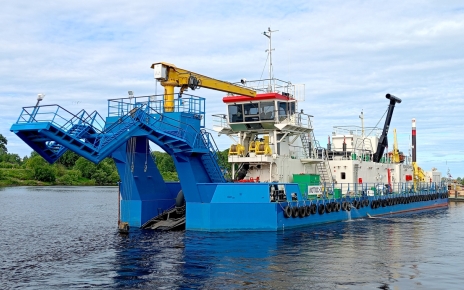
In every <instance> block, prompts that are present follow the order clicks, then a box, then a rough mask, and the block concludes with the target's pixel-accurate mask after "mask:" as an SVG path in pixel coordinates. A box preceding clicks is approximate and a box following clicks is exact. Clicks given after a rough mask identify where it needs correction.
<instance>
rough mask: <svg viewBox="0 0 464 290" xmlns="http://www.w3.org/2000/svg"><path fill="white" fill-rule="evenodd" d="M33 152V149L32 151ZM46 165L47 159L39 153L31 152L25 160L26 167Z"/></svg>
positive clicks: (32, 167)
mask: <svg viewBox="0 0 464 290" xmlns="http://www.w3.org/2000/svg"><path fill="white" fill-rule="evenodd" d="M34 152H35V151H34ZM45 165H48V163H47V161H45V159H43V158H42V156H40V155H39V154H37V153H36V154H31V158H29V159H28V160H27V163H26V168H30V169H34V168H36V167H41V166H45Z"/></svg>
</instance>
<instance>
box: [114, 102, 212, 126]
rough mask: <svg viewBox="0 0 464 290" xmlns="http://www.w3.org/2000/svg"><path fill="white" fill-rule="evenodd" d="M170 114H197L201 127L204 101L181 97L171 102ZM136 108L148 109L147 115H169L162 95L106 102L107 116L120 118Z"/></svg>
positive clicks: (203, 115)
mask: <svg viewBox="0 0 464 290" xmlns="http://www.w3.org/2000/svg"><path fill="white" fill-rule="evenodd" d="M173 103H174V107H173V110H172V112H177V113H189V114H197V115H198V116H199V118H200V119H201V127H202V128H204V126H205V124H204V122H205V99H204V98H201V97H197V96H192V95H187V94H184V95H182V98H177V99H174V100H173ZM136 107H146V108H149V109H148V110H147V111H146V113H148V114H164V113H169V112H165V110H164V95H152V96H140V97H133V98H120V99H110V100H108V116H109V117H122V116H125V115H126V114H128V113H129V112H130V111H131V110H132V109H134V108H136Z"/></svg>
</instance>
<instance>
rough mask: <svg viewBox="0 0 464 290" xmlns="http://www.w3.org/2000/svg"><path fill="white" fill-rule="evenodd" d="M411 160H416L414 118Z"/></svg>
mask: <svg viewBox="0 0 464 290" xmlns="http://www.w3.org/2000/svg"><path fill="white" fill-rule="evenodd" d="M412 162H413V163H415V162H416V119H415V118H413V119H412Z"/></svg>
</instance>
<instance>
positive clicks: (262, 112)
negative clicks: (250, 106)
mask: <svg viewBox="0 0 464 290" xmlns="http://www.w3.org/2000/svg"><path fill="white" fill-rule="evenodd" d="M259 118H260V119H261V120H274V102H261V104H260V105H259Z"/></svg>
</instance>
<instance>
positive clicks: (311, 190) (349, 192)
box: [298, 182, 448, 198]
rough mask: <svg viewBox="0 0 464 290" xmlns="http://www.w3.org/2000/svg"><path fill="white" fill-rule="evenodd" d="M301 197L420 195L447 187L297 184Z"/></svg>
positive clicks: (433, 184) (434, 184)
mask: <svg viewBox="0 0 464 290" xmlns="http://www.w3.org/2000/svg"><path fill="white" fill-rule="evenodd" d="M298 184H299V186H300V189H302V188H305V190H302V192H301V193H302V195H303V196H305V197H306V198H315V197H322V198H327V197H330V198H334V197H336V198H340V197H345V196H348V197H361V196H377V197H380V196H389V195H398V194H403V195H404V194H406V195H420V194H433V193H446V192H447V191H448V187H447V185H446V183H445V182H421V183H418V185H417V187H416V188H415V189H414V183H413V182H400V183H391V184H388V183H332V184H331V183H322V184H310V183H302V182H298Z"/></svg>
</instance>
